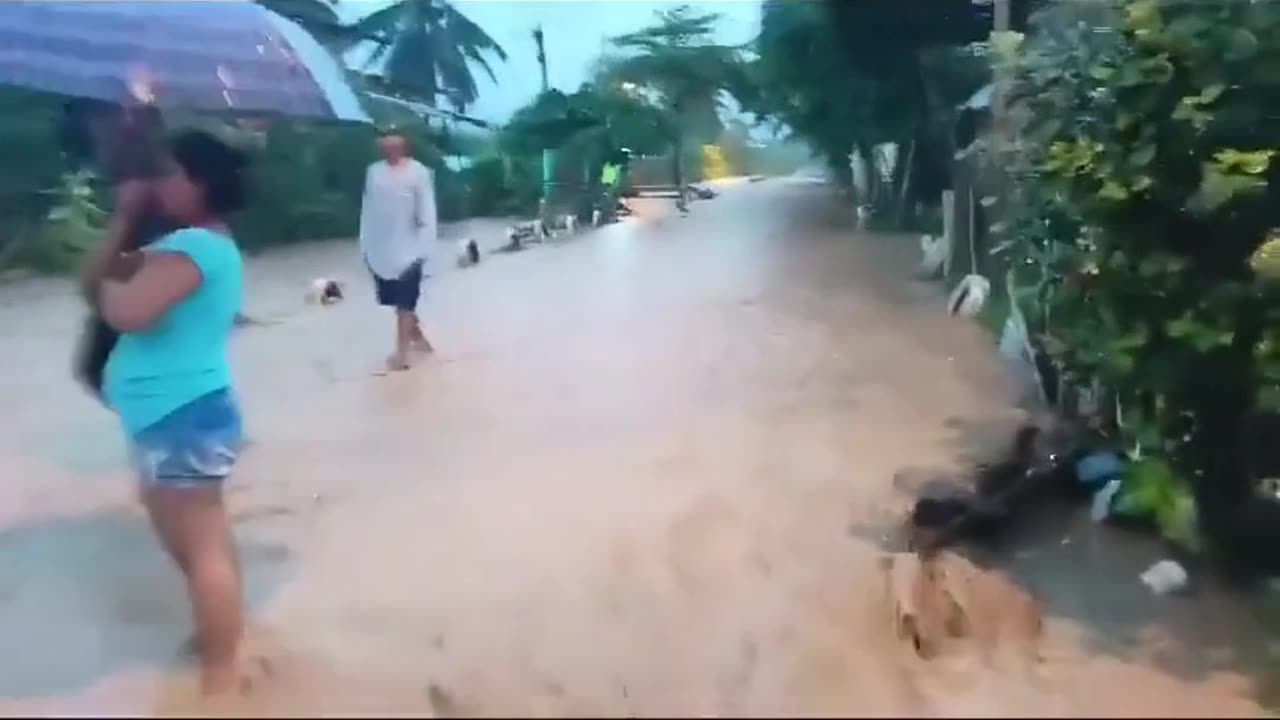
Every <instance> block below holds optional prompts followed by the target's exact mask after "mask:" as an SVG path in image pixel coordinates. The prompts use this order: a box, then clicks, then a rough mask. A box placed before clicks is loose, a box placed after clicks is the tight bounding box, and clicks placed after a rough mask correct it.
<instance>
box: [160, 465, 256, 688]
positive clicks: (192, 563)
mask: <svg viewBox="0 0 1280 720" xmlns="http://www.w3.org/2000/svg"><path fill="white" fill-rule="evenodd" d="M143 501H144V502H145V504H146V506H147V512H148V513H149V514H150V516H151V524H152V526H153V527H154V528H155V530H156V534H157V535H158V536H159V537H160V541H161V543H162V544H163V545H164V547H165V550H167V551H168V553H169V555H170V557H172V558H173V560H174V562H175V563H177V565H178V568H179V569H180V570H181V571H182V574H183V577H184V578H185V579H186V583H187V597H188V599H189V600H190V602H191V611H192V612H191V614H192V617H193V619H194V620H195V625H196V645H197V650H198V652H199V657H200V687H201V690H202V691H203V692H204V693H205V694H206V695H219V694H223V693H226V692H229V691H235V690H239V689H241V684H242V680H243V679H244V678H243V675H242V674H241V668H240V664H239V660H240V658H239V655H238V653H239V647H240V639H241V636H242V635H243V633H244V611H243V606H242V594H241V579H240V565H239V562H238V561H237V560H236V552H235V546H234V544H233V541H232V538H231V523H230V519H229V518H228V517H227V510H226V506H225V505H224V504H223V501H222V490H221V488H218V487H209V488H190V487H158V488H150V489H148V490H146V491H145V492H144V493H143Z"/></svg>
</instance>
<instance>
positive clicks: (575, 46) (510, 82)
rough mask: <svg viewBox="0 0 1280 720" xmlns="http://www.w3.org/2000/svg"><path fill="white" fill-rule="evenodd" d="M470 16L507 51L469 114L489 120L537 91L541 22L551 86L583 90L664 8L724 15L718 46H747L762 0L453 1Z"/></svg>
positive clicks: (379, 1)
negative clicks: (622, 43)
mask: <svg viewBox="0 0 1280 720" xmlns="http://www.w3.org/2000/svg"><path fill="white" fill-rule="evenodd" d="M387 1H388V0H343V2H342V4H341V5H340V8H341V12H342V14H343V15H344V16H345V17H346V18H348V19H353V18H356V17H359V16H361V15H364V14H366V13H368V12H370V11H371V10H373V9H374V8H378V7H381V6H383V5H386V4H387ZM454 2H455V4H456V5H457V6H458V9H460V10H461V11H462V12H463V13H465V14H466V15H467V17H469V18H471V19H472V20H473V21H474V22H476V23H477V24H478V25H480V26H481V27H483V28H484V29H485V30H486V31H487V32H488V33H489V34H490V35H491V36H492V37H493V39H494V40H497V41H498V43H499V44H501V45H502V47H503V48H504V49H505V50H506V51H507V54H508V56H509V59H508V60H507V62H506V63H504V64H503V63H500V64H498V65H496V66H495V67H494V73H495V74H496V75H497V76H498V83H497V84H496V85H495V84H494V83H491V82H489V78H488V77H487V76H485V75H484V73H483V71H481V72H479V74H478V75H477V84H478V85H479V87H480V99H479V100H478V101H477V102H476V105H475V107H473V108H470V113H471V114H474V115H476V116H477V117H480V118H483V119H485V120H493V121H502V120H505V119H506V118H507V117H508V116H509V115H510V114H511V113H512V112H513V111H514V110H516V109H517V108H519V107H520V106H522V105H524V104H525V103H526V102H528V101H529V99H530V98H532V97H533V96H534V95H536V94H537V93H538V90H539V86H540V84H541V80H540V79H539V74H538V63H537V60H536V59H535V55H536V51H535V49H534V45H533V37H532V35H531V32H532V30H533V28H534V26H535V25H537V24H539V23H541V24H542V30H543V33H544V35H545V37H546V46H547V72H548V74H549V75H550V79H551V84H552V85H553V86H554V87H557V88H559V89H561V90H569V91H572V90H576V89H577V88H578V86H579V85H581V84H582V82H583V81H584V80H586V79H587V73H588V71H589V70H590V68H591V64H592V63H593V62H594V61H595V59H596V58H597V57H598V56H599V55H600V54H601V52H602V51H603V50H604V49H605V46H606V40H607V39H608V38H609V37H612V36H614V35H621V34H623V33H626V32H630V31H632V30H635V29H637V28H639V27H642V26H644V25H646V24H647V23H648V22H649V21H650V20H651V19H652V18H653V17H654V13H655V12H656V11H657V10H660V9H662V8H667V7H674V6H676V5H679V4H687V5H692V6H693V7H694V8H695V9H696V10H698V11H708V12H718V13H720V14H721V15H723V16H724V18H723V20H722V22H721V27H720V29H719V37H718V40H719V41H720V42H724V43H741V42H745V41H747V40H749V39H750V38H752V37H753V36H754V35H755V33H756V31H757V30H758V29H759V23H760V2H759V0H698V1H695V2H685V3H681V2H678V1H677V0H671V1H666V0H454Z"/></svg>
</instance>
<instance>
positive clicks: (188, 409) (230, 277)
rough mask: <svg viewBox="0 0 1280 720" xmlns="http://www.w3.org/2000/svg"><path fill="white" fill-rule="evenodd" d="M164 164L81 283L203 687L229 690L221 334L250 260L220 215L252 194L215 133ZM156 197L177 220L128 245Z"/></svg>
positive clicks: (194, 135)
mask: <svg viewBox="0 0 1280 720" xmlns="http://www.w3.org/2000/svg"><path fill="white" fill-rule="evenodd" d="M170 153H171V159H170V161H169V162H168V167H167V168H166V172H165V173H164V174H163V176H162V177H160V178H158V179H156V180H147V181H131V182H127V183H124V184H122V185H120V186H119V188H118V189H117V195H116V208H115V212H114V214H113V215H112V218H111V222H110V224H109V226H108V229H107V237H106V238H105V239H104V241H103V243H102V245H101V246H100V247H98V248H96V249H95V250H94V251H93V252H92V253H91V254H90V256H89V257H88V258H87V260H86V263H85V267H84V272H83V274H82V281H83V282H84V283H85V285H86V287H87V289H89V291H90V292H88V293H87V295H88V296H89V297H91V298H94V299H95V301H96V302H97V305H98V310H99V311H100V312H101V314H102V317H103V318H104V319H105V320H106V322H107V323H109V324H110V325H111V326H112V327H113V328H115V329H116V330H117V331H119V332H120V340H119V342H118V343H117V344H116V346H115V347H114V348H113V349H112V351H111V355H110V357H109V358H108V360H107V365H106V369H105V373H104V380H103V390H104V394H105V397H106V399H107V402H108V403H109V405H110V406H111V407H112V409H113V410H115V411H116V413H118V414H119V416H120V420H121V423H122V424H123V426H124V430H125V433H126V434H127V435H128V438H129V445H130V448H131V454H132V457H133V464H134V467H135V470H136V471H137V473H138V477H139V481H140V483H141V485H142V497H143V501H144V502H145V504H146V506H147V511H148V513H149V514H150V517H151V522H152V524H153V525H154V527H155V530H156V534H157V535H158V536H159V538H160V540H161V542H162V544H163V545H164V547H165V549H166V550H167V551H168V552H169V554H170V555H171V556H172V557H173V559H174V560H175V561H176V563H177V565H178V567H179V568H180V569H181V571H182V573H183V575H184V576H185V578H186V582H187V593H188V595H189V597H190V600H191V606H192V611H193V612H192V615H193V617H194V618H195V624H196V639H197V641H198V645H199V650H200V659H201V668H202V672H201V684H202V688H203V690H204V691H205V692H206V693H210V694H215V693H221V692H224V691H228V690H233V689H235V688H236V687H237V686H238V685H239V683H240V681H241V676H240V674H239V669H238V664H237V649H238V645H239V642H240V636H241V633H242V627H243V619H242V607H241V585H240V569H239V565H238V563H237V560H236V555H235V549H234V546H233V544H232V537H231V526H230V521H229V519H228V516H227V511H226V507H225V505H224V504H223V497H222V484H223V481H224V480H225V479H226V478H227V476H228V475H229V474H230V473H231V469H232V467H233V466H234V464H235V461H236V457H237V455H238V453H239V450H240V445H241V429H240V412H239V409H238V408H237V406H236V402H235V399H234V395H233V394H232V388H231V373H230V369H229V367H228V362H227V342H228V339H229V337H230V335H231V331H232V327H233V325H234V323H235V317H236V315H237V313H238V312H239V311H240V300H241V292H242V262H241V257H240V252H239V250H238V249H237V247H236V243H235V241H234V240H233V239H232V237H231V233H230V230H229V229H228V227H227V223H226V217H227V215H228V214H229V213H231V212H234V211H236V210H238V209H239V208H240V207H241V206H242V205H243V204H244V199H245V189H244V179H243V173H244V169H245V158H244V156H243V154H241V153H240V152H239V151H237V150H234V149H232V148H230V147H228V146H227V145H225V144H223V143H222V142H221V141H219V140H218V139H216V138H214V137H213V136H211V135H209V134H207V133H201V132H187V133H183V134H181V135H179V136H177V137H176V138H174V140H173V141H172V144H171V147H170ZM153 201H154V202H157V203H158V204H159V205H160V207H161V208H163V210H164V212H165V213H166V214H167V215H169V216H170V217H172V219H174V220H175V221H177V223H178V225H179V227H180V229H179V230H176V231H174V232H172V233H170V234H168V235H166V236H165V237H163V238H161V239H160V240H157V241H156V242H154V243H152V244H151V245H149V246H147V247H146V248H144V249H143V250H141V251H135V252H124V247H125V245H124V243H125V242H126V238H128V237H129V235H130V233H131V231H132V229H133V225H134V223H135V222H136V221H137V219H138V217H139V215H140V213H141V212H142V211H143V209H144V208H145V207H146V205H147V204H148V203H149V202H153Z"/></svg>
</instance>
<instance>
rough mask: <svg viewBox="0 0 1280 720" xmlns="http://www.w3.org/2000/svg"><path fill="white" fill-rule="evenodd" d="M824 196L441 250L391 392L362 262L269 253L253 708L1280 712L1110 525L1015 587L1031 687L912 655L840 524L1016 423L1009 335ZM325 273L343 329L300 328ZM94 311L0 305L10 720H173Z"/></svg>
mask: <svg viewBox="0 0 1280 720" xmlns="http://www.w3.org/2000/svg"><path fill="white" fill-rule="evenodd" d="M826 193H827V191H826V190H825V189H824V188H822V187H821V186H818V185H811V184H805V183H800V182H792V181H783V180H777V181H768V182H764V183H759V184H740V185H735V186H732V187H726V188H725V190H724V192H723V194H722V196H721V197H720V198H719V199H717V200H714V201H710V202H699V203H696V204H694V206H693V208H692V213H691V215H690V216H689V217H687V218H680V217H676V216H669V215H667V214H665V212H664V210H665V208H652V209H650V211H648V212H643V213H641V214H640V215H641V216H640V217H637V218H634V219H632V220H630V221H628V222H626V223H623V224H620V225H615V226H611V227H607V228H603V229H600V230H594V231H588V232H585V233H582V234H580V235H579V236H578V238H577V239H575V240H573V241H572V242H565V243H556V244H552V245H549V246H546V247H538V248H535V249H534V250H531V251H529V252H524V253H519V254H513V255H504V254H495V255H489V256H486V257H485V259H484V261H483V262H482V263H481V264H480V265H479V266H478V267H476V268H472V269H468V270H458V269H455V268H454V267H453V250H452V246H451V245H448V244H444V245H442V248H441V251H440V252H439V253H438V254H437V256H436V258H435V259H434V264H433V267H432V268H431V269H430V271H431V273H432V275H433V277H432V278H431V279H430V280H429V281H428V284H427V286H426V290H425V294H424V301H423V310H424V322H425V323H426V329H427V333H428V335H429V337H431V339H432V340H433V342H434V343H435V345H436V347H437V348H438V350H439V352H438V355H437V356H436V357H433V358H430V359H428V360H426V361H424V362H423V363H421V365H420V366H418V367H416V368H415V369H413V370H412V371H411V372H408V373H402V374H396V375H391V376H379V375H378V374H376V373H375V370H376V369H378V368H379V367H381V363H382V359H383V357H384V356H385V354H386V352H387V351H388V349H389V343H390V334H391V319H390V317H388V316H387V315H386V314H384V313H383V312H381V311H380V309H379V308H377V307H376V306H375V305H374V304H373V302H372V299H371V297H370V295H371V290H370V288H369V284H370V283H369V282H368V280H367V279H366V278H365V276H364V274H363V272H362V269H361V266H360V264H359V261H358V259H357V258H356V254H355V248H354V246H353V245H352V244H324V245H315V246H309V247H299V248H293V249H289V250H285V251H281V252H277V253H273V254H270V255H269V256H265V257H261V258H257V259H254V260H252V261H251V263H250V266H249V289H248V296H247V299H246V309H247V311H248V313H249V314H250V315H252V316H253V317H255V318H257V319H260V320H264V321H266V322H267V324H265V325H262V326H255V327H249V328H246V329H243V330H241V331H239V333H238V336H237V339H236V340H235V343H234V353H235V357H234V365H235V367H236V369H237V372H238V377H239V379H240V391H241V395H242V400H243V403H244V406H245V411H246V422H247V424H248V428H247V429H248V433H249V435H250V439H251V442H252V445H251V447H250V448H249V450H248V451H247V452H246V455H245V458H244V461H243V463H242V465H241V467H240V468H239V469H238V472H237V474H236V476H235V478H234V481H233V483H232V489H231V504H232V507H233V510H234V511H235V514H236V517H237V532H238V536H239V540H240V542H241V551H242V556H243V561H244V565H245V572H246V577H247V583H248V591H249V602H250V612H251V617H252V621H253V623H254V625H255V627H254V629H253V632H252V636H253V644H254V646H255V647H256V648H258V650H259V651H260V652H261V653H263V654H265V656H266V657H267V658H268V659H269V660H270V665H271V677H270V678H269V679H268V681H267V682H266V684H265V685H264V686H263V687H262V688H261V689H260V690H259V691H258V692H257V693H256V694H255V695H254V696H252V697H251V698H250V699H249V700H248V701H247V702H246V706H245V707H244V708H241V709H242V710H244V711H245V712H252V711H262V712H267V713H276V714H283V713H289V714H304V713H308V712H331V713H333V712H395V713H412V714H429V713H434V714H436V715H476V716H480V715H490V714H499V715H526V714H532V715H538V716H564V715H572V716H592V715H597V714H604V715H642V716H655V715H668V716H669V715H758V716H759V715H763V716H782V715H793V714H798V715H842V714H875V715H890V714H910V715H916V716H920V715H924V716H931V715H969V716H972V715H1003V714H1014V715H1029V714H1035V715H1060V716H1068V715H1073V714H1095V715H1096V714H1103V713H1107V714H1121V715H1140V714H1157V715H1164V716H1175V715H1176V716H1203V715H1213V716H1247V715H1255V714H1259V713H1260V712H1261V710H1260V709H1259V707H1258V705H1257V704H1256V701H1255V698H1256V697H1258V694H1259V692H1260V690H1259V689H1258V687H1257V686H1256V680H1255V678H1254V677H1253V675H1252V674H1251V673H1249V672H1247V671H1245V670H1243V669H1241V668H1243V667H1248V666H1250V662H1252V661H1246V660H1242V659H1240V658H1239V657H1237V656H1236V655H1234V654H1233V653H1234V652H1235V651H1234V650H1232V648H1233V647H1236V646H1235V645H1233V644H1232V643H1234V642H1235V638H1236V636H1237V635H1238V636H1250V635H1256V634H1257V631H1256V626H1255V625H1254V624H1252V621H1249V620H1247V619H1240V618H1235V620H1234V621H1233V623H1234V624H1229V626H1227V627H1224V623H1223V622H1217V623H1215V622H1214V619H1222V618H1223V616H1227V615H1232V614H1233V613H1236V612H1237V610H1236V605H1235V604H1233V601H1231V600H1230V599H1227V598H1225V597H1222V598H1216V597H1205V596H1198V597H1197V598H1196V599H1195V601H1194V602H1191V601H1184V600H1178V599H1172V598H1156V597H1151V596H1150V595H1149V594H1148V593H1146V591H1145V590H1144V589H1143V588H1142V587H1141V586H1140V585H1139V584H1138V583H1137V580H1136V577H1135V575H1136V572H1137V571H1139V570H1141V569H1142V567H1144V566H1145V564H1149V563H1150V562H1151V560H1153V559H1156V558H1158V557H1159V556H1158V555H1156V554H1155V553H1156V550H1155V549H1154V548H1148V547H1145V546H1142V545H1140V544H1138V543H1132V542H1131V541H1128V540H1126V539H1123V538H1119V539H1118V538H1117V537H1116V536H1115V535H1112V534H1110V533H1107V532H1103V531H1101V530H1089V529H1088V528H1086V529H1085V531H1083V532H1082V533H1079V532H1077V534H1075V535H1070V536H1064V535H1063V533H1062V532H1057V530H1054V531H1053V532H1050V531H1049V530H1046V531H1045V533H1044V535H1045V536H1046V537H1045V539H1044V540H1043V543H1044V545H1046V546H1049V547H1053V548H1059V547H1067V548H1068V549H1069V550H1070V553H1069V554H1068V555H1066V556H1063V551H1059V550H1055V551H1054V552H1055V553H1057V554H1056V555H1055V557H1056V558H1057V559H1056V560H1055V561H1054V562H1055V563H1056V564H1055V565H1053V566H1052V567H1053V569H1052V572H1047V571H1045V570H1044V568H1045V567H1048V566H1047V565H1045V566H1042V565H1039V564H1037V563H1038V562H1039V561H1037V560H1035V559H1034V555H1027V556H1021V557H1022V559H1021V560H1019V561H1018V563H1014V565H1015V567H1014V569H1013V574H1014V575H1015V577H1020V578H1023V579H1024V581H1025V582H1027V583H1029V584H1030V586H1031V587H1032V589H1033V590H1034V591H1036V592H1037V593H1038V594H1040V595H1042V599H1043V601H1044V605H1045V629H1044V632H1045V636H1044V638H1043V641H1042V642H1041V643H1040V652H1041V656H1042V659H1041V661H1040V662H1038V663H1020V662H1009V661H1007V660H1008V659H1007V658H1004V657H1002V656H1001V655H1000V654H999V653H997V654H996V655H995V656H993V657H987V658H984V657H981V656H980V655H979V654H977V653H967V652H963V651H957V652H955V653H950V654H947V655H944V656H943V657H940V658H938V659H936V660H933V661H928V662H926V661H924V660H920V659H918V658H917V657H915V655H914V653H913V652H912V651H911V650H910V649H909V648H908V647H907V646H906V645H904V643H903V642H902V641H901V640H899V638H898V637H897V636H896V634H895V632H894V628H893V625H892V610H891V607H890V606H889V604H888V603H887V602H886V599H885V583H884V579H883V572H882V571H881V569H880V567H879V565H878V562H877V561H878V558H879V556H880V555H881V551H880V549H879V547H878V546H877V544H876V543H875V542H873V541H872V540H870V539H867V538H866V537H864V536H861V535H859V534H858V533H852V532H851V530H850V528H851V527H855V526H872V527H875V526H885V525H887V524H889V523H891V522H893V520H894V519H895V518H896V517H897V516H896V515H895V513H897V512H898V511H900V510H901V508H902V507H904V505H905V502H906V500H905V499H904V498H903V497H901V496H899V495H896V494H895V492H894V490H893V485H892V477H893V475H894V473H895V472H896V471H898V470H899V469H901V468H904V467H907V466H929V465H943V466H946V465H949V464H951V463H953V462H955V461H956V460H957V459H958V458H960V457H961V456H962V455H964V454H965V453H966V452H969V451H971V450H972V445H973V443H974V442H976V441H975V440H974V438H973V437H972V435H973V432H971V431H972V430H973V428H980V427H988V426H991V427H1000V426H1004V427H1008V426H1009V424H1010V423H1012V422H1013V421H1014V415H1013V413H1012V411H1011V410H1010V407H1011V403H1012V398H1011V395H1010V390H1009V388H1008V387H1007V383H1006V381H1005V379H1004V377H1003V375H1002V372H1001V370H1000V368H999V365H998V363H997V362H996V360H995V358H994V348H993V343H992V341H991V340H990V339H989V338H988V337H985V336H984V335H983V333H982V331H981V330H979V329H978V328H977V327H976V326H973V325H970V324H968V323H966V322H963V321H958V320H953V319H951V318H949V317H947V316H946V314H945V312H944V310H943V306H944V302H943V300H942V298H941V296H940V294H939V292H940V291H939V290H938V289H937V288H935V287H931V286H924V285H919V284H915V283H912V282H910V281H908V280H906V279H905V278H906V277H907V276H908V275H909V270H910V267H911V262H912V255H913V252H914V250H915V248H914V246H913V245H914V243H913V242H903V241H898V242H896V243H895V242H893V241H892V240H890V239H887V238H875V237H858V236H856V235H854V234H853V233H851V232H850V231H849V230H848V229H847V226H846V225H845V224H844V223H845V220H844V219H843V218H841V217H839V216H838V214H837V213H835V212H834V211H833V210H832V209H831V203H830V200H829V198H828V197H827V195H826ZM476 228H477V230H476V231H477V232H479V231H480V230H485V231H486V232H487V235H485V236H484V237H482V238H481V239H482V240H483V241H484V242H485V243H486V244H488V245H490V246H493V245H496V244H498V243H500V242H501V240H502V239H501V238H498V237H497V236H496V232H497V231H495V229H494V228H493V227H491V226H490V227H487V228H486V227H485V226H484V225H483V224H482V223H479V224H477V225H476ZM478 237H479V236H478ZM317 275H330V276H335V277H338V278H340V279H344V280H346V281H348V283H349V287H348V293H347V295H348V299H347V301H346V302H345V303H342V304H339V305H336V306H332V307H329V308H321V307H319V306H309V305H306V304H304V302H303V293H304V291H305V289H306V286H307V284H308V282H309V281H310V279H311V278H312V277H315V276H317ZM80 316H81V310H80V307H79V303H78V301H77V300H76V298H75V297H74V296H73V294H72V292H71V290H70V289H69V287H68V286H67V285H66V284H64V283H62V282H54V281H48V280H34V281H18V282H15V283H13V284H10V285H7V286H4V287H0V337H3V338H4V347H5V353H4V354H3V356H2V357H0V412H2V413H3V417H4V422H5V427H6V428H8V429H7V431H6V432H5V433H4V434H3V435H0V477H3V479H4V482H3V483H0V639H2V640H0V642H3V645H4V652H0V713H4V714H15V713H23V712H27V713H36V714H46V713H55V714H67V713H78V714H83V713H144V714H153V713H159V714H165V713H181V712H186V711H189V709H190V706H189V705H188V704H187V703H188V699H187V697H186V694H185V692H186V691H185V687H186V683H188V682H189V680H190V679H189V677H187V673H188V672H189V670H187V669H186V668H185V666H184V661H183V659H182V655H181V650H180V646H181V644H182V640H183V637H184V636H185V634H186V633H187V632H188V626H187V619H186V612H187V611H186V606H185V600H184V597H183V594H182V592H181V589H180V586H179V583H178V579H177V577H176V572H175V571H173V570H172V569H171V568H170V567H169V566H168V564H167V561H166V559H165V558H164V557H163V556H162V554H161V551H160V549H159V547H158V546H157V545H156V543H155V542H154V541H153V540H152V538H151V536H150V534H149V530H148V528H147V526H146V524H145V522H144V517H143V515H142V513H141V511H140V509H139V508H138V507H137V505H136V503H135V501H134V497H133V487H134V486H133V484H132V481H131V479H130V477H129V476H128V474H127V473H126V471H125V468H124V447H123V443H122V442H121V440H120V437H119V433H118V431H117V429H116V425H115V423H114V421H113V418H112V417H111V416H109V415H108V414H107V413H106V412H105V411H104V410H101V409H100V408H98V407H96V406H95V405H94V403H93V402H92V401H91V400H90V399H89V398H88V397H87V396H86V395H85V394H84V393H82V392H81V391H80V390H79V389H78V388H77V387H75V386H74V385H73V384H72V382H71V381H70V380H69V373H68V358H69V354H70V347H69V343H70V340H71V338H72V337H73V336H74V331H75V328H76V327H77V326H78V323H79V322H80ZM1064 532H1065V531H1064ZM1067 541H1070V542H1067ZM1125 543H1129V544H1128V545H1126V544H1125ZM1019 563H1020V564H1019ZM1095 586H1096V587H1098V588H1099V594H1098V595H1097V596H1094V595H1092V594H1091V593H1092V590H1091V588H1093V587H1095ZM1113 600H1114V604H1106V603H1109V602H1111V601H1113ZM1104 601H1106V602H1104ZM1188 628H1190V630H1187V629H1188ZM1188 633H1191V634H1188Z"/></svg>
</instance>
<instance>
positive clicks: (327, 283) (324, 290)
mask: <svg viewBox="0 0 1280 720" xmlns="http://www.w3.org/2000/svg"><path fill="white" fill-rule="evenodd" d="M342 297H343V296H342V283H340V282H338V281H337V280H334V279H332V278H324V277H318V278H316V279H314V280H312V281H311V287H310V288H308V289H307V295H306V298H307V302H308V303H310V304H312V305H315V304H320V305H332V304H334V303H337V302H342Z"/></svg>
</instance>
